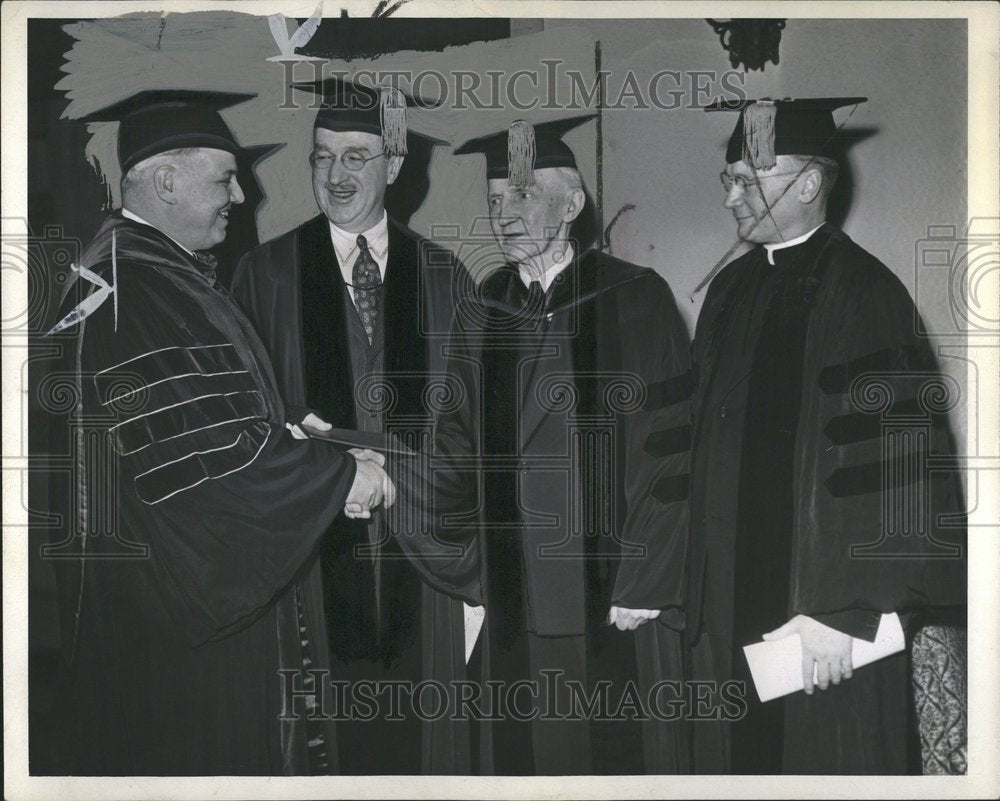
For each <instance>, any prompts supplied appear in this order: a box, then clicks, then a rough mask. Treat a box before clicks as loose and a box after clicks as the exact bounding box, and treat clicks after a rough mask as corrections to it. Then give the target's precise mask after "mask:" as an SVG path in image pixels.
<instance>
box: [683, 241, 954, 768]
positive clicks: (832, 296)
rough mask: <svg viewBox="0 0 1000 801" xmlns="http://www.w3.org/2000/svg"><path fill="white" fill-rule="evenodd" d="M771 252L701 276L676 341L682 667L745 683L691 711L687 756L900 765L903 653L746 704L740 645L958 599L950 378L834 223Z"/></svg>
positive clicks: (905, 299) (882, 273)
mask: <svg viewBox="0 0 1000 801" xmlns="http://www.w3.org/2000/svg"><path fill="white" fill-rule="evenodd" d="M773 258H774V261H775V264H774V265H771V264H769V263H768V260H767V254H766V252H765V249H764V248H763V247H756V248H754V249H753V250H751V251H749V252H748V253H746V254H745V255H743V256H741V257H740V258H738V259H736V260H735V261H734V262H733V263H732V264H730V265H728V266H727V267H726V268H725V269H724V270H723V271H722V272H721V273H720V274H719V276H718V277H717V278H716V279H715V280H714V281H713V283H712V285H711V287H710V289H709V293H708V296H707V297H706V299H705V306H704V308H703V309H702V311H701V315H700V317H699V320H698V326H697V333H696V337H695V343H694V348H693V353H694V363H695V370H696V372H697V375H698V389H697V392H696V396H695V401H694V420H695V423H694V447H693V450H692V487H691V506H692V511H691V538H692V541H691V596H690V597H691V600H690V602H689V606H688V621H687V630H688V633H689V637H690V640H691V642H692V645H693V652H692V671H693V678H695V679H696V680H704V681H714V682H717V683H720V684H721V683H722V682H726V681H729V680H733V679H734V680H737V681H741V682H744V685H745V699H746V703H747V709H746V714H745V715H743V716H742V717H741V718H740V719H739V720H736V721H725V720H724V721H719V720H698V721H694V722H693V723H692V733H693V741H694V757H695V764H694V769H695V770H696V771H697V772H701V773H724V772H735V773H792V774H797V773H830V774H853V773H876V774H879V773H881V774H888V773H906V772H910V771H912V770H914V769H915V768H916V767H917V765H918V764H919V756H918V754H917V749H916V748H915V747H914V746H915V740H914V732H915V729H914V726H913V710H912V708H911V707H912V699H911V694H910V686H909V672H908V665H907V658H908V655H907V653H906V652H903V653H900V654H897V655H895V656H891V657H888V658H886V659H883V660H881V661H879V662H876V663H873V664H871V665H869V666H866V667H862V668H859V669H857V670H856V671H855V673H854V677H853V678H851V679H850V680H846V681H844V682H842V684H840V685H839V686H833V685H831V686H830V688H829V689H828V690H826V691H822V690H819V689H817V690H815V692H814V694H813V695H812V696H808V695H806V694H805V693H802V692H799V693H795V694H793V695H790V696H786V697H785V698H784V699H776V700H773V701H769V702H767V703H764V704H762V703H761V702H760V701H759V699H758V698H757V695H756V691H755V689H754V687H753V684H752V681H751V678H750V675H749V671H748V668H747V665H746V660H745V658H744V656H743V651H742V647H743V646H744V645H748V644H750V643H752V642H759V641H760V639H761V636H762V635H763V634H764V633H766V632H768V631H771V630H773V629H775V628H777V627H778V626H781V625H782V624H784V623H785V622H786V621H788V620H789V619H791V618H792V617H793V616H795V615H796V614H803V615H808V616H811V617H813V618H815V619H817V620H819V621H820V622H822V623H824V624H826V625H828V626H830V627H832V628H834V629H837V630H839V631H842V632H844V633H846V634H850V635H851V636H854V637H858V638H861V639H865V640H868V641H873V640H874V639H875V634H876V631H877V627H878V622H879V619H880V617H881V614H882V613H885V612H897V613H899V614H900V616H901V619H903V620H904V623H908V624H909V626H908V628H909V629H910V630H911V632H912V628H913V626H915V625H917V623H918V621H919V620H920V619H921V617H923V618H924V619H926V616H927V615H928V614H933V613H937V612H939V611H941V612H943V610H945V609H949V608H953V607H958V606H961V605H963V604H964V603H965V589H966V562H965V552H964V536H965V528H964V526H965V522H964V515H963V511H962V510H963V500H962V493H961V486H960V484H959V478H958V475H957V473H956V472H955V470H956V463H955V460H954V458H953V456H954V443H953V441H952V437H951V434H950V429H949V425H948V417H947V410H948V408H949V407H950V406H951V405H953V404H954V403H956V402H957V401H958V398H959V392H958V387H957V386H953V385H952V383H951V382H949V380H948V379H947V378H946V377H945V376H942V374H941V373H940V372H939V371H938V368H937V365H936V362H935V359H934V356H933V352H932V350H931V347H930V344H929V342H928V340H927V339H926V335H920V334H918V333H917V332H919V331H920V330H921V327H920V321H919V317H918V315H917V313H916V310H915V308H914V306H913V303H912V301H911V300H910V297H909V295H908V293H907V292H906V289H905V288H904V287H903V285H902V284H901V283H900V281H899V280H898V279H897V278H896V277H895V276H894V275H893V274H892V273H891V272H890V271H889V270H888V269H887V268H886V267H885V266H884V265H883V264H882V263H880V262H879V261H878V260H877V259H875V258H874V257H873V256H872V255H870V254H869V253H867V252H866V251H864V250H863V249H861V248H860V247H858V246H857V245H856V244H855V243H854V242H852V241H851V240H850V238H848V237H847V236H846V235H845V234H844V233H843V232H842V231H839V230H838V229H836V228H834V227H833V226H831V225H829V224H827V225H824V226H823V227H822V228H820V229H819V230H818V231H817V232H816V233H815V234H813V235H812V236H811V237H810V238H809V239H808V240H806V242H804V243H800V244H798V245H795V246H792V247H789V248H783V249H779V250H775V251H774V252H773ZM908 637H909V635H908ZM915 757H916V760H915V759H914V758H915Z"/></svg>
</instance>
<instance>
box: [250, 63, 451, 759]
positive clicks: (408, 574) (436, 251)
mask: <svg viewBox="0 0 1000 801" xmlns="http://www.w3.org/2000/svg"><path fill="white" fill-rule="evenodd" d="M296 87H297V88H300V89H304V90H308V91H312V92H314V93H317V94H319V95H321V96H322V98H323V107H322V108H321V109H320V110H319V112H318V114H317V116H316V122H315V127H314V139H313V150H312V153H311V154H310V156H309V158H310V162H311V164H312V167H313V191H314V194H315V197H316V202H317V204H318V205H319V207H320V210H321V211H322V213H321V214H320V215H319V216H317V217H315V218H313V219H312V220H309V221H308V222H305V223H303V224H302V225H300V226H299V227H297V228H295V229H294V230H292V231H290V232H289V233H287V234H285V235H283V236H280V237H278V238H277V239H274V240H272V241H270V242H267V243H265V244H263V245H260V246H259V247H257V248H255V249H254V250H252V251H251V252H250V253H248V254H247V255H246V256H245V257H244V258H243V260H242V261H241V263H240V265H239V267H238V269H237V273H236V275H235V277H234V281H233V294H234V295H235V297H236V298H237V300H238V301H239V303H240V304H241V306H242V307H243V309H244V310H245V311H246V313H247V315H248V316H249V317H250V319H251V320H252V321H253V323H254V325H255V326H256V328H257V331H258V332H259V334H260V336H261V338H262V339H263V341H264V344H265V346H266V347H267V350H268V352H269V353H270V355H271V358H272V361H273V363H274V366H275V370H276V375H277V379H278V385H279V388H280V390H281V393H282V396H283V397H284V398H285V400H286V401H287V402H288V403H289V404H292V405H294V406H297V407H300V409H301V411H300V414H299V417H300V419H301V418H303V417H305V416H306V415H307V414H313V415H315V416H318V417H319V418H320V419H321V420H322V421H325V422H326V423H329V424H332V425H333V426H336V427H342V428H358V429H361V430H362V431H367V432H387V431H391V432H394V433H395V434H397V435H399V437H400V438H401V440H402V441H404V442H406V443H408V444H409V445H411V446H414V447H415V449H416V450H420V449H422V447H423V443H424V442H425V441H426V440H427V438H429V436H430V430H431V424H432V420H433V413H434V410H435V398H436V397H437V395H438V394H439V393H440V391H441V390H442V388H443V384H442V383H441V382H442V379H443V376H444V370H445V345H446V344H447V338H448V334H449V331H450V328H451V324H452V307H453V300H452V298H453V294H454V293H455V292H458V291H460V288H461V284H462V282H463V281H467V280H468V275H467V273H466V272H465V270H464V268H463V267H462V266H461V265H460V264H459V263H458V262H457V261H456V259H455V257H454V256H453V255H452V254H451V253H450V252H449V251H447V250H445V249H444V248H441V247H439V246H437V245H435V244H434V243H433V242H430V241H428V240H426V239H423V238H421V237H419V236H418V235H417V234H415V233H413V232H412V231H410V230H408V229H407V228H406V227H404V226H403V225H401V224H400V223H399V222H397V221H396V220H394V219H393V218H392V217H391V216H389V215H388V214H387V213H386V210H385V206H384V198H385V192H386V187H387V186H388V185H389V184H391V183H392V182H393V181H395V179H396V176H397V175H398V173H399V170H400V167H401V166H402V162H403V157H404V155H405V153H406V138H407V130H406V118H405V113H406V108H405V103H406V102H407V100H408V99H407V98H405V96H402V94H401V93H399V94H396V93H395V92H390V91H389V90H382V91H376V90H373V89H369V88H367V87H364V86H361V85H358V84H354V83H350V82H346V81H343V80H341V79H339V78H330V79H327V80H325V81H318V82H315V83H311V84H302V85H299V84H296ZM415 135H417V134H415V133H414V132H410V136H415ZM312 419H315V417H314V418H312ZM321 558H322V568H323V582H324V596H325V604H326V610H327V622H328V625H329V643H330V649H331V651H330V652H331V659H332V662H333V667H334V674H333V678H334V679H335V680H339V681H346V682H350V683H351V684H352V685H357V684H358V683H359V682H367V681H381V682H400V681H402V682H409V684H410V686H414V685H416V684H417V683H419V682H420V681H422V680H424V679H435V680H438V681H445V682H447V681H451V680H455V679H461V678H463V677H464V671H465V664H464V650H463V649H464V620H463V607H462V603H461V601H459V600H456V599H455V598H453V597H450V596H449V595H447V594H444V593H442V592H439V591H438V589H435V588H432V587H431V586H429V585H428V584H426V583H424V582H423V581H422V580H421V578H420V575H419V573H418V571H417V570H416V569H415V567H414V566H413V565H412V564H410V562H409V561H407V559H406V558H405V557H404V555H403V552H402V551H401V550H400V548H399V545H398V544H397V543H396V541H394V540H392V539H390V538H389V534H388V529H387V526H386V519H385V517H384V516H383V515H381V514H379V515H376V516H374V517H372V518H371V519H370V520H345V519H343V518H341V519H338V520H337V521H335V522H334V523H333V525H332V526H331V528H330V531H329V532H328V535H327V537H326V538H325V540H324V544H323V549H322V557H321ZM384 686H385V687H388V686H389V685H384ZM390 692H391V690H389V689H386V691H385V692H384V693H380V694H379V702H378V710H377V712H376V715H375V718H374V719H372V720H358V721H345V722H344V723H343V724H342V725H341V727H340V734H341V736H340V738H339V740H340V757H341V758H340V770H341V772H342V773H348V774H352V773H356V774H416V773H467V772H468V770H469V758H470V757H469V750H468V749H469V745H468V734H467V730H468V724H467V723H463V722H461V721H452V720H449V719H448V717H447V716H446V717H445V718H443V719H440V720H436V721H421V720H420V719H419V717H418V716H417V715H415V714H413V713H412V711H411V707H410V705H408V704H403V705H402V708H401V709H400V710H399V711H400V712H401V716H402V717H403V718H404V719H402V720H395V721H394V720H386V719H385V718H386V717H387V716H390V715H395V713H393V706H392V704H391V701H390V696H389V693H390Z"/></svg>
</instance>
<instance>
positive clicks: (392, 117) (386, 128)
mask: <svg viewBox="0 0 1000 801" xmlns="http://www.w3.org/2000/svg"><path fill="white" fill-rule="evenodd" d="M380 111H381V123H382V142H383V143H384V146H385V152H386V153H388V154H389V155H390V156H405V155H406V98H404V97H403V93H402V92H401V91H400V90H399V89H397V88H395V87H392V86H383V87H382V103H381V110H380Z"/></svg>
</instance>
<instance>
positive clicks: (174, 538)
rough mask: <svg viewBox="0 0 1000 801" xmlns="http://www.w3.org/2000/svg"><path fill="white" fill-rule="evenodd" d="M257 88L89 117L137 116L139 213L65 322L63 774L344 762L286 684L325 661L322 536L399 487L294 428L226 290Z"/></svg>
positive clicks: (277, 771) (168, 97)
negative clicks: (232, 120)
mask: <svg viewBox="0 0 1000 801" xmlns="http://www.w3.org/2000/svg"><path fill="white" fill-rule="evenodd" d="M250 97H252V96H247V95H230V94H221V93H209V92H182V91H173V90H171V91H162V92H161V91H152V92H141V93H139V94H138V95H136V96H133V97H131V98H128V99H126V100H124V101H122V102H120V103H118V104H115V105H114V106H112V107H110V108H106V109H103V110H102V111H100V112H95V114H94V115H92V116H91V117H90V118H88V121H107V120H117V121H119V122H120V124H119V130H118V154H119V162H120V165H121V170H122V175H123V176H124V177H123V180H122V199H123V203H124V205H123V208H122V209H121V210H120V212H114V213H112V214H110V215H109V216H108V218H107V220H106V221H105V222H104V224H103V225H102V226H101V228H100V230H99V231H98V232H97V234H96V236H95V237H94V240H93V241H92V242H91V244H90V245H89V247H88V248H87V249H86V251H85V252H84V255H83V257H82V264H81V265H78V266H77V268H76V269H77V271H78V273H79V280H78V281H77V282H76V283H75V284H74V286H73V287H72V289H71V291H70V294H69V295H68V297H67V299H66V305H67V307H69V306H71V305H72V304H73V303H78V305H76V306H75V308H73V309H72V310H69V308H67V311H69V313H68V314H67V315H66V316H65V317H64V318H63V321H62V322H61V323H60V324H59V325H58V326H57V327H56V329H54V333H55V334H57V335H58V332H59V331H62V330H65V331H66V335H67V336H71V337H72V338H71V340H70V341H68V342H64V343H62V344H64V345H65V346H66V352H68V353H69V354H71V366H69V370H70V371H71V372H70V373H69V374H70V375H72V376H73V381H74V383H75V388H76V392H77V395H76V399H77V401H78V402H77V404H76V405H75V408H74V409H73V411H72V420H71V421H70V424H69V426H70V427H69V429H68V430H69V431H70V432H72V433H73V434H74V435H75V436H77V437H79V439H78V440H77V441H78V442H80V443H83V444H82V446H81V451H80V453H79V454H78V457H79V459H80V465H79V467H78V469H77V470H76V471H75V472H74V474H73V478H74V482H75V485H74V487H73V492H74V496H73V505H72V506H71V510H72V514H68V515H66V516H65V519H66V520H67V521H69V522H70V524H71V525H72V526H73V528H72V529H70V530H69V531H67V532H65V533H66V534H68V535H69V541H72V542H79V541H81V540H82V541H84V542H83V544H82V545H81V546H80V550H79V552H76V553H75V558H63V559H59V560H56V561H55V563H54V564H55V568H56V571H57V574H58V580H59V593H60V601H61V604H62V609H63V612H64V615H63V617H62V620H63V622H64V624H65V625H64V626H63V628H62V630H61V637H62V645H63V647H64V654H65V662H64V665H63V667H64V674H63V681H62V683H61V687H60V690H61V692H62V693H63V695H62V696H61V697H60V700H59V702H58V704H57V707H58V709H59V711H60V713H61V714H65V719H64V720H62V721H60V724H61V725H58V726H57V727H56V732H57V735H56V737H57V739H58V740H59V745H60V746H62V747H61V748H57V749H54V750H58V751H59V755H58V758H57V762H56V764H57V771H56V772H66V773H69V774H74V775H126V776H128V775H208V774H218V775H237V774H238V775H247V774H249V775H281V774H293V773H294V774H308V773H312V772H326V771H329V770H331V769H335V765H336V754H335V751H334V749H335V748H336V742H335V730H334V729H333V726H332V723H330V722H329V721H318V722H314V723H312V724H308V725H307V724H306V723H305V722H304V719H303V717H302V715H301V711H302V709H301V704H300V705H299V706H298V708H297V709H293V710H289V713H290V714H288V715H286V716H285V717H284V718H281V717H279V715H280V714H281V707H282V702H283V700H284V699H283V690H284V688H283V685H282V671H289V672H291V673H293V674H295V675H301V674H302V672H303V670H304V669H305V668H306V667H315V668H319V669H322V668H323V666H324V665H325V663H326V658H325V656H326V655H325V653H324V651H325V648H323V649H322V650H318V649H317V646H318V645H319V644H322V643H324V633H325V632H324V627H323V607H322V603H321V601H320V600H319V598H320V595H319V587H318V574H317V573H316V572H315V564H316V558H315V550H316V544H317V542H318V541H319V539H320V538H321V537H322V536H323V534H324V532H325V531H326V529H327V527H328V525H329V524H330V522H331V521H332V520H333V519H334V518H335V517H337V516H338V515H339V514H340V513H341V511H342V510H343V509H344V508H345V507H346V505H348V504H354V503H357V504H359V505H360V506H361V507H362V508H363V509H369V510H370V509H371V508H372V507H373V506H375V505H378V502H379V501H380V500H381V498H382V496H383V492H384V491H389V492H390V494H391V490H388V485H387V484H386V479H385V474H384V473H383V472H382V471H381V469H380V468H379V467H378V466H376V465H375V464H374V463H373V462H371V461H359V462H357V463H356V462H355V459H353V458H351V456H349V455H347V454H345V453H343V452H342V451H339V450H337V449H335V448H333V447H332V446H331V445H329V444H328V443H320V442H313V441H305V442H304V441H298V440H296V439H295V438H293V436H292V435H291V434H290V433H289V432H288V431H287V430H286V428H285V418H284V406H283V404H282V401H281V397H280V395H279V392H278V387H277V386H276V384H275V381H274V376H273V373H272V371H271V366H270V364H269V362H268V359H267V355H266V353H265V351H264V348H263V346H262V344H261V342H260V340H259V339H258V338H257V337H256V335H255V334H254V333H253V329H252V327H251V325H250V322H249V321H248V320H247V319H246V317H244V316H243V314H242V313H241V312H240V311H239V309H238V308H237V307H236V304H235V303H233V300H232V298H231V297H230V295H229V293H228V292H227V291H226V290H225V289H223V288H222V287H221V286H219V285H218V283H217V282H216V279H215V260H214V258H213V257H212V256H211V254H209V253H207V252H206V251H207V250H208V249H210V248H212V247H214V246H215V245H218V244H219V243H220V242H222V241H223V240H224V239H225V237H226V228H227V226H228V219H229V213H230V211H231V209H232V208H233V206H235V205H238V204H239V203H242V202H243V191H242V189H241V187H240V183H239V176H238V175H237V157H238V156H240V155H243V154H242V152H241V148H240V147H239V145H238V144H237V143H236V141H235V139H234V138H233V135H232V133H231V132H230V131H229V129H228V127H227V126H226V124H225V121H224V120H223V119H222V116H221V115H220V113H219V109H220V108H225V107H227V106H232V105H235V104H237V103H240V102H242V101H244V100H247V99H249V98H250ZM267 149H268V150H269V149H270V148H267ZM58 339H59V337H58V336H53V338H52V340H50V341H57V340H58ZM387 500H391V497H390V498H387Z"/></svg>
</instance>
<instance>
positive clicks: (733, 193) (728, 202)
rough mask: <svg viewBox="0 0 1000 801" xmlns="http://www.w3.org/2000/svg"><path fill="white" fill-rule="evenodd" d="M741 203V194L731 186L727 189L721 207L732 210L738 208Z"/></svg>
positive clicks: (736, 188) (737, 188)
mask: <svg viewBox="0 0 1000 801" xmlns="http://www.w3.org/2000/svg"><path fill="white" fill-rule="evenodd" d="M742 202H743V192H742V191H741V190H740V189H739V187H737V185H736V184H733V185H732V186H731V187H729V191H727V192H726V199H725V200H724V201H723V203H722V205H723V206H724V207H725V208H727V209H733V208H736V207H737V206H739V205H740V204H741V203H742Z"/></svg>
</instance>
